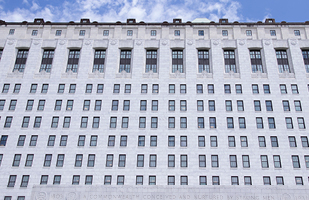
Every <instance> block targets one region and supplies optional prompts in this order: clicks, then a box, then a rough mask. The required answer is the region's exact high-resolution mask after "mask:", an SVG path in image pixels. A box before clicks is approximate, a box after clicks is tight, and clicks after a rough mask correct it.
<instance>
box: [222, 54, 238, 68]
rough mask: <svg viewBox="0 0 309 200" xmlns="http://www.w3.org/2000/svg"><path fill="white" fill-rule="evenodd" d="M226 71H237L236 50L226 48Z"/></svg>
mask: <svg viewBox="0 0 309 200" xmlns="http://www.w3.org/2000/svg"><path fill="white" fill-rule="evenodd" d="M224 63H225V73H229V72H230V71H232V72H234V73H237V70H236V61H235V52H234V50H224Z"/></svg>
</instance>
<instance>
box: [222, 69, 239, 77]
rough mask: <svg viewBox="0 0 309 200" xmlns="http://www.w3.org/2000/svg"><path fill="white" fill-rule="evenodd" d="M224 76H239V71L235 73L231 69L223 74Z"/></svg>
mask: <svg viewBox="0 0 309 200" xmlns="http://www.w3.org/2000/svg"><path fill="white" fill-rule="evenodd" d="M224 78H240V73H235V72H234V71H232V70H231V71H229V73H225V74H224Z"/></svg>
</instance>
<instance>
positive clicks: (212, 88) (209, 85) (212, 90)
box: [207, 84, 215, 94]
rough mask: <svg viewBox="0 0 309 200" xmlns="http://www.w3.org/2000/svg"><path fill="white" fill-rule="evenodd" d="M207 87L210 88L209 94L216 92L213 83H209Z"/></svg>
mask: <svg viewBox="0 0 309 200" xmlns="http://www.w3.org/2000/svg"><path fill="white" fill-rule="evenodd" d="M207 89H208V94H214V93H215V87H214V85H213V84H208V85H207Z"/></svg>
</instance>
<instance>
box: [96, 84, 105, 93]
mask: <svg viewBox="0 0 309 200" xmlns="http://www.w3.org/2000/svg"><path fill="white" fill-rule="evenodd" d="M103 88H104V85H103V84H98V86H97V93H103Z"/></svg>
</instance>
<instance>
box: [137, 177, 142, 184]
mask: <svg viewBox="0 0 309 200" xmlns="http://www.w3.org/2000/svg"><path fill="white" fill-rule="evenodd" d="M136 185H143V176H136Z"/></svg>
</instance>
